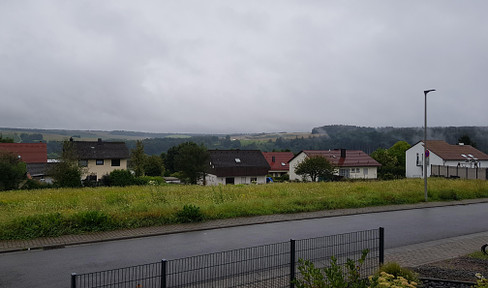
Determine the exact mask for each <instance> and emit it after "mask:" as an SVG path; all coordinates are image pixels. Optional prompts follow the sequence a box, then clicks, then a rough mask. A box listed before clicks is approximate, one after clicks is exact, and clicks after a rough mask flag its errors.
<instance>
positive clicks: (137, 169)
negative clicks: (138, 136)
mask: <svg viewBox="0 0 488 288" xmlns="http://www.w3.org/2000/svg"><path fill="white" fill-rule="evenodd" d="M146 158H147V156H146V154H144V144H142V141H141V140H137V142H136V148H134V149H132V150H131V151H130V167H131V168H132V170H133V171H134V174H135V176H136V177H140V176H143V175H144V165H145V163H146Z"/></svg>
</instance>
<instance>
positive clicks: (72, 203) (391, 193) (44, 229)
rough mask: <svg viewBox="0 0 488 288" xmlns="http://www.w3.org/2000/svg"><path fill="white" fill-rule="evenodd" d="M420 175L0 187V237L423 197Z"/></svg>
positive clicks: (465, 187) (438, 182) (437, 191)
mask: <svg viewBox="0 0 488 288" xmlns="http://www.w3.org/2000/svg"><path fill="white" fill-rule="evenodd" d="M423 189H424V187H423V181H422V179H404V180H394V181H365V182H361V181H359V182H329V183H275V184H268V185H228V186H214V187H202V186H186V185H163V186H142V187H141V186H133V187H99V188H83V189H46V190H27V191H6V192H0V239H2V240H8V239H32V238H37V237H47V236H60V235H66V234H78V233H85V232H92V231H106V230H114V229H125V228H136V227H144V226H153V225H164V224H170V223H182V222H197V221H205V220H212V219H225V218H234V217H246V216H255V215H270V214H279V213H298V212H309V211H319V210H331V209H343V208H360V207H367V206H381V205H392V204H409V203H418V202H423V201H424V190H423ZM487 197H488V181H476V180H459V179H458V180H448V179H440V178H438V179H430V180H429V201H451V200H462V199H473V198H487Z"/></svg>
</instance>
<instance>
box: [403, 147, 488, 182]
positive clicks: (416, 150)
mask: <svg viewBox="0 0 488 288" xmlns="http://www.w3.org/2000/svg"><path fill="white" fill-rule="evenodd" d="M426 148H427V150H428V151H429V152H428V155H429V156H428V157H427V177H429V176H430V175H431V165H441V166H450V167H468V168H476V167H478V168H483V167H484V168H486V167H488V155H486V154H485V153H483V152H481V151H479V150H478V149H476V148H474V147H473V146H471V145H463V144H459V145H451V144H448V143H446V142H445V141H442V140H428V141H427V146H426ZM405 157H406V164H405V165H406V167H405V168H406V175H405V176H406V177H407V178H422V177H424V174H423V171H424V170H423V163H424V142H423V141H419V142H417V143H416V144H415V145H413V146H412V147H410V149H408V150H407V151H406V153H405Z"/></svg>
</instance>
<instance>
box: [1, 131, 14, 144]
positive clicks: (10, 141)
mask: <svg viewBox="0 0 488 288" xmlns="http://www.w3.org/2000/svg"><path fill="white" fill-rule="evenodd" d="M0 143H14V139H12V138H3V136H2V134H1V133H0Z"/></svg>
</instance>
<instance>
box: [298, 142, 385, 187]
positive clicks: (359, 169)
mask: <svg viewBox="0 0 488 288" xmlns="http://www.w3.org/2000/svg"><path fill="white" fill-rule="evenodd" d="M315 156H320V157H324V158H325V159H327V160H328V161H329V162H330V163H331V164H332V165H333V166H334V167H335V168H336V171H335V175H337V176H341V177H344V178H349V179H376V178H377V177H378V167H380V166H381V164H380V163H378V162H377V161H376V160H374V159H373V158H371V157H370V156H369V155H368V154H366V153H364V152H363V151H360V150H346V149H335V150H304V151H301V152H300V153H298V154H297V155H296V156H295V157H294V158H293V159H291V160H290V162H289V164H290V166H289V167H290V168H289V169H290V170H289V174H290V180H291V181H294V180H306V181H311V179H310V178H308V179H303V177H302V176H301V175H298V174H296V173H295V170H296V168H297V166H298V164H300V163H301V162H303V161H304V160H305V159H307V158H309V157H315Z"/></svg>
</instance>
